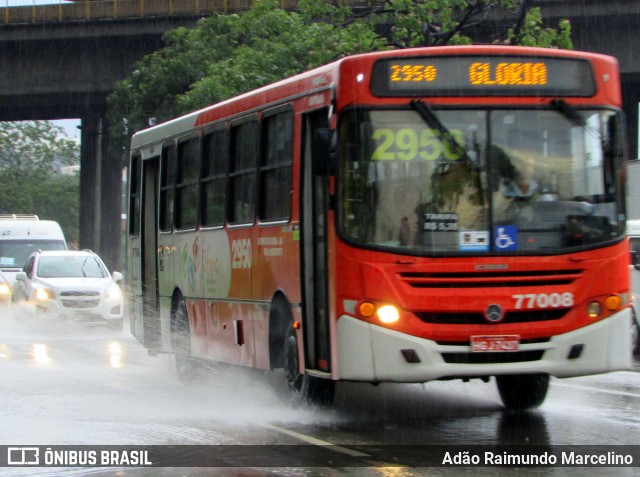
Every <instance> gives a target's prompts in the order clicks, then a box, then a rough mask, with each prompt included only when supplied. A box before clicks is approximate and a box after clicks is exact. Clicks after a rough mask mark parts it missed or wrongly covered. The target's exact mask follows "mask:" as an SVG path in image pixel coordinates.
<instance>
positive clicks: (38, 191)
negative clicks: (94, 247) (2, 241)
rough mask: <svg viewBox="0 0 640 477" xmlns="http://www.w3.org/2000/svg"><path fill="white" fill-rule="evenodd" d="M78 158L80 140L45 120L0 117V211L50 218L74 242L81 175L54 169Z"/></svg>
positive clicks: (76, 237)
mask: <svg viewBox="0 0 640 477" xmlns="http://www.w3.org/2000/svg"><path fill="white" fill-rule="evenodd" d="M79 158H80V145H79V144H78V143H77V142H76V141H74V140H72V139H69V138H68V137H67V135H66V133H65V132H64V129H62V128H60V127H58V126H55V125H54V124H52V123H50V122H48V121H24V122H5V123H0V183H2V188H0V213H11V214H36V215H38V216H39V217H40V218H41V219H51V220H55V221H57V222H58V223H60V226H61V227H62V229H63V230H64V233H65V236H66V238H67V241H69V242H77V240H78V234H79V233H78V227H79V225H78V222H79V198H80V178H79V176H78V174H72V175H62V174H59V173H55V172H57V171H59V169H60V167H61V166H67V165H77V164H78V163H79V160H80V159H79ZM53 198H55V200H52V199H53Z"/></svg>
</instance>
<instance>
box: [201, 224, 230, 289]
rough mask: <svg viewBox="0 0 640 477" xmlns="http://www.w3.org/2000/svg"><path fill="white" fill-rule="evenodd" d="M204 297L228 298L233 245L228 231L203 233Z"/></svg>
mask: <svg viewBox="0 0 640 477" xmlns="http://www.w3.org/2000/svg"><path fill="white" fill-rule="evenodd" d="M202 271H203V274H204V297H205V298H227V297H228V296H229V290H230V289H231V243H230V242H229V236H228V234H227V231H226V230H213V231H205V232H202Z"/></svg>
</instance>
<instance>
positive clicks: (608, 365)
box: [336, 308, 632, 382]
mask: <svg viewBox="0 0 640 477" xmlns="http://www.w3.org/2000/svg"><path fill="white" fill-rule="evenodd" d="M631 320H632V316H631V311H630V309H628V308H627V309H625V310H623V311H621V312H619V313H617V314H615V315H614V316H611V317H609V318H607V319H604V320H601V321H598V322H596V323H594V324H592V325H590V326H586V327H584V328H580V329H577V330H574V331H571V332H569V333H565V334H562V335H558V336H553V337H551V338H550V339H549V341H548V342H546V343H535V344H522V345H521V346H520V350H519V351H520V352H531V353H530V355H533V356H535V358H532V359H531V360H527V361H518V359H522V358H518V359H516V357H517V356H518V354H517V353H518V352H501V353H496V354H500V355H501V356H496V358H497V359H498V361H499V362H487V361H492V360H487V359H486V358H487V356H478V355H482V354H485V355H486V353H477V352H476V353H472V352H471V347H470V346H467V345H463V346H456V345H454V346H451V345H439V344H438V343H436V342H435V341H431V340H427V339H422V338H418V337H415V336H411V335H407V334H404V333H400V332H397V331H393V330H389V329H387V328H384V327H381V326H377V325H373V324H370V323H365V322H363V321H360V320H357V319H355V318H353V317H351V316H348V315H344V316H342V317H340V319H339V320H338V322H337V332H338V333H337V337H338V338H337V341H338V370H337V376H336V377H337V378H338V379H344V380H353V381H369V382H383V381H389V382H426V381H430V380H434V379H440V378H472V377H485V376H495V375H500V374H525V373H526V374H528V373H547V374H550V375H552V376H556V377H559V378H567V377H572V376H584V375H590V374H599V373H607V372H610V371H618V370H624V369H630V368H631V366H632V356H631ZM410 350H413V351H410ZM451 353H453V354H455V356H456V358H455V359H453V360H452V359H449V358H446V356H451ZM508 353H514V354H513V355H512V356H513V357H514V359H513V362H510V356H507V354H508ZM528 354H529V353H528ZM407 355H408V356H410V357H411V358H412V359H407V358H406V357H405V356H407ZM416 357H417V360H416V359H415V358H416Z"/></svg>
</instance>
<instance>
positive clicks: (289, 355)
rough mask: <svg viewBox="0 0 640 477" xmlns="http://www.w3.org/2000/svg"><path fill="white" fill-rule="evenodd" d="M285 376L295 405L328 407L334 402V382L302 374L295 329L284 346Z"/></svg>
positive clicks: (290, 332)
mask: <svg viewBox="0 0 640 477" xmlns="http://www.w3.org/2000/svg"><path fill="white" fill-rule="evenodd" d="M284 375H285V380H286V384H287V390H288V392H289V396H290V398H291V400H292V401H293V402H294V403H295V404H316V405H327V404H330V403H331V402H332V401H333V394H334V391H335V382H334V381H332V380H330V379H323V378H316V377H314V376H309V375H308V374H300V367H299V361H298V338H297V337H296V332H295V330H294V329H293V328H291V329H290V331H289V332H288V334H287V338H286V340H285V344H284Z"/></svg>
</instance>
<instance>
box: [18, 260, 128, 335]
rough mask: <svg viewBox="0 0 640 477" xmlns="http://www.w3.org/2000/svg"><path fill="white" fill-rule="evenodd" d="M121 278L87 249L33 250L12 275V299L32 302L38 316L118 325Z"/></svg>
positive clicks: (121, 305) (120, 315)
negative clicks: (19, 270) (13, 276)
mask: <svg viewBox="0 0 640 477" xmlns="http://www.w3.org/2000/svg"><path fill="white" fill-rule="evenodd" d="M121 282H122V274H121V273H119V272H113V274H110V273H109V270H107V267H106V266H105V265H104V263H103V262H102V260H101V259H100V257H98V255H96V254H95V253H93V252H92V251H90V250H82V251H79V250H55V251H53V250H47V251H37V252H34V253H32V254H31V255H30V256H29V258H28V259H27V262H26V264H25V266H24V267H23V269H22V271H21V272H19V273H18V274H17V275H16V280H15V282H14V284H13V301H14V302H22V301H26V302H30V303H32V304H34V305H35V308H36V310H37V315H38V316H46V317H50V318H53V319H68V320H75V321H83V322H103V323H105V324H107V325H109V326H111V327H114V328H122V317H123V309H124V300H123V297H122V292H121V290H120V283H121Z"/></svg>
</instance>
